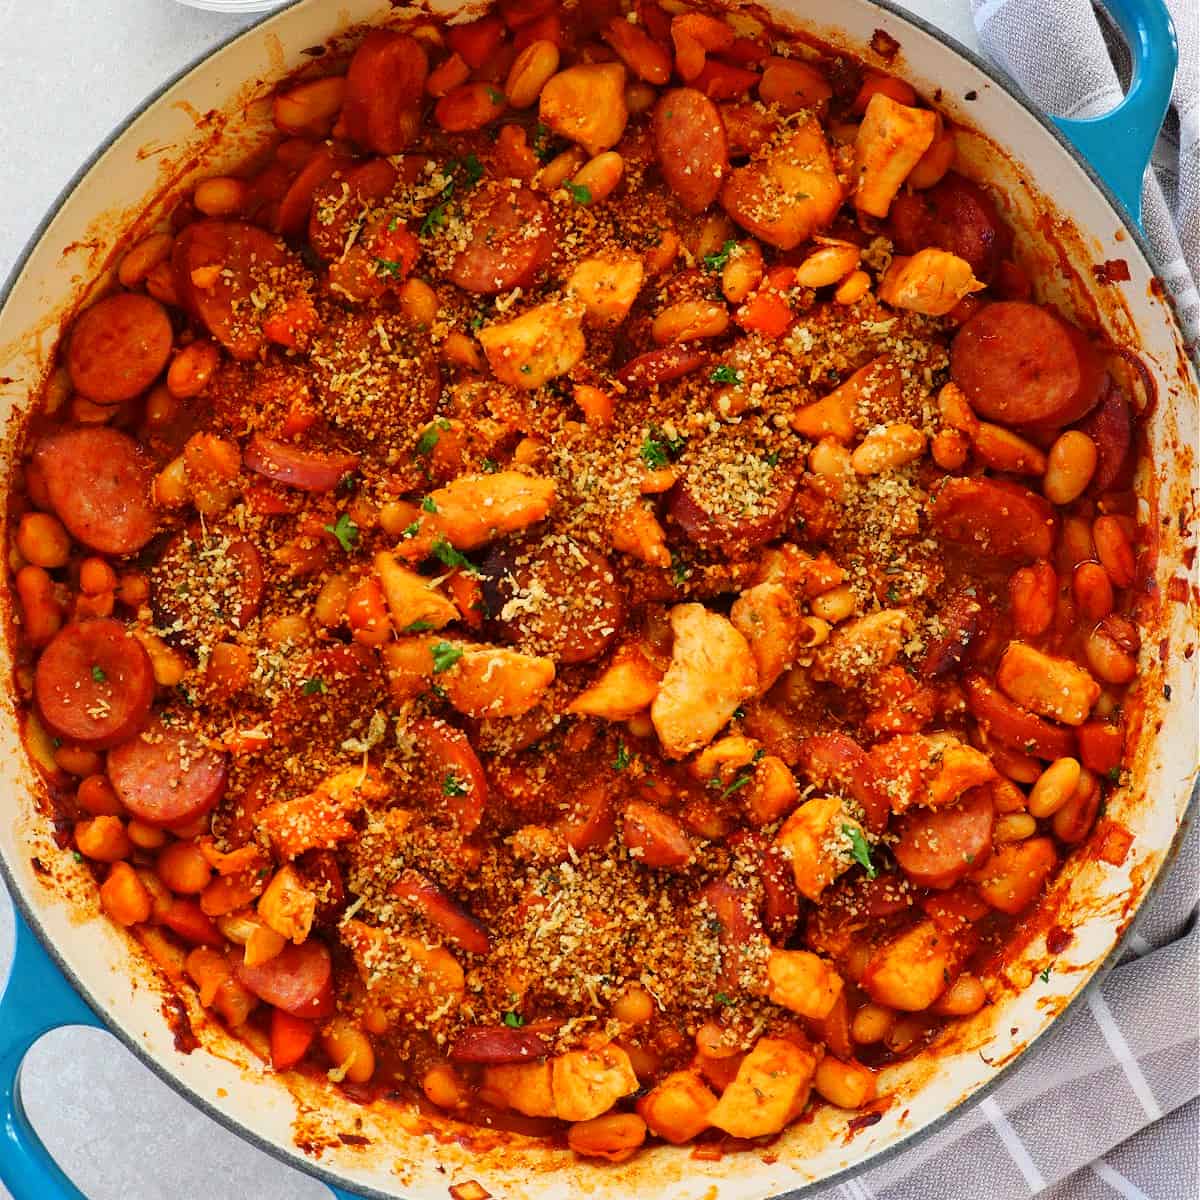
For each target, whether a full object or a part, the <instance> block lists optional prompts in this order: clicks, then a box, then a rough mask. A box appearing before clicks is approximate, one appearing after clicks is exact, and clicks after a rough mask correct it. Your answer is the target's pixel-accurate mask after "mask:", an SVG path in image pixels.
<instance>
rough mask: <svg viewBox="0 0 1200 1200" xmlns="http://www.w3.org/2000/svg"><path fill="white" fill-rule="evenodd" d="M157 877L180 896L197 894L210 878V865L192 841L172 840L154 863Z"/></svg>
mask: <svg viewBox="0 0 1200 1200" xmlns="http://www.w3.org/2000/svg"><path fill="white" fill-rule="evenodd" d="M155 869H156V870H157V871H158V877H159V879H161V880H162V881H163V883H165V884H166V885H167V887H169V888H170V889H171V891H173V892H175V893H176V894H177V895H180V896H196V895H199V894H200V893H201V892H202V891H204V889H205V888H206V887H207V886H208V885H209V882H210V881H211V880H212V874H213V872H212V867H210V866H209V864H208V860H207V859H206V858H205V857H204V855H203V854H201V852H200V848H199V847H198V846H197V845H196V844H195V843H194V842H172V843H171V844H170V845H169V846H167V847H166V848H165V849H164V850H163V851H162V852H161V853H160V854H159V856H158V859H157V861H156V863H155Z"/></svg>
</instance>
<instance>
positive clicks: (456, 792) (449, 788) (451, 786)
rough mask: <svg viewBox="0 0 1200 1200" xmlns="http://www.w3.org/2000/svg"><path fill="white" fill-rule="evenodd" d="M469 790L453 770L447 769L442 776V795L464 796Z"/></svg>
mask: <svg viewBox="0 0 1200 1200" xmlns="http://www.w3.org/2000/svg"><path fill="white" fill-rule="evenodd" d="M470 790H471V789H470V788H468V787H467V785H466V784H465V783H463V782H462V780H461V779H459V777H458V776H457V775H455V773H454V772H453V771H447V772H446V774H445V775H444V776H443V778H442V795H443V796H465V795H466V794H467V792H469V791H470Z"/></svg>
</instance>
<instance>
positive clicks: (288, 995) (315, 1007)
mask: <svg viewBox="0 0 1200 1200" xmlns="http://www.w3.org/2000/svg"><path fill="white" fill-rule="evenodd" d="M233 973H234V974H235V975H236V976H237V980H238V982H239V983H240V984H241V985H242V986H243V987H245V988H248V989H249V990H250V991H252V992H253V993H254V994H255V995H256V996H257V997H258V998H259V999H260V1000H265V1001H266V1002H267V1003H268V1004H273V1005H274V1006H275V1007H276V1008H281V1009H283V1011H284V1012H286V1013H291V1015H292V1016H293V1017H307V1018H309V1019H317V1018H320V1017H327V1016H329V1015H330V1013H332V1012H333V960H332V959H331V958H330V956H329V949H328V947H327V946H326V945H325V943H324V942H317V941H313V940H312V939H311V938H310V939H309V940H308V941H306V942H301V943H300V945H298V946H296V945H293V944H291V943H289V944H288V945H286V946H284V948H283V949H282V950H281V951H280V952H279V953H278V954H276V955H275V957H274V958H269V959H267V961H266V962H262V963H257V964H255V965H254V966H252V967H248V966H246V964H245V963H244V962H239V963H238V964H237V965H236V966H235V967H234V969H233Z"/></svg>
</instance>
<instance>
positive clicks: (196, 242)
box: [171, 221, 290, 361]
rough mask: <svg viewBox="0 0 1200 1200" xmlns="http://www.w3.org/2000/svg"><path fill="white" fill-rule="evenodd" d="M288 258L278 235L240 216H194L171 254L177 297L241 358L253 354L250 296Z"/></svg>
mask: <svg viewBox="0 0 1200 1200" xmlns="http://www.w3.org/2000/svg"><path fill="white" fill-rule="evenodd" d="M289 260H290V256H289V254H288V251H287V247H286V246H284V244H283V243H282V242H281V241H280V240H279V239H278V238H276V237H272V236H271V234H269V233H267V231H266V230H265V229H260V228H259V227H258V226H257V225H250V224H247V223H246V222H245V221H196V222H194V223H193V224H191V225H189V226H187V228H186V229H184V230H183V231H182V232H181V233H180V234H179V236H178V237H177V238H176V239H175V248H174V250H173V251H172V254H171V264H172V267H173V269H174V272H175V289H176V291H177V293H178V295H179V298H180V300H181V301H182V302H183V303H184V304H185V305H186V307H187V308H188V309H190V310H191V312H192V313H193V314H194V315H195V316H196V317H197V318H198V319H199V320H200V321H202V322H203V323H204V324H205V325H206V326H207V328H208V331H209V333H211V334H212V335H213V337H215V338H216V339H217V341H219V342H220V343H221V344H222V345H223V346H224V347H225V349H226V350H228V351H229V353H230V354H231V355H233V357H234V358H236V359H239V360H241V361H247V360H249V359H253V358H257V357H258V353H259V351H260V350H261V349H262V345H263V333H262V321H263V315H262V311H261V310H259V309H258V308H256V307H255V305H254V303H253V302H252V300H251V296H252V295H253V294H254V292H255V290H256V289H257V288H259V287H260V286H261V285H263V284H265V283H267V282H268V281H269V277H270V273H271V271H272V269H274V268H279V267H282V266H283V265H284V264H285V263H287V262H289ZM206 268H208V269H206Z"/></svg>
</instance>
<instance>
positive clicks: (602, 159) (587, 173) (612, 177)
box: [571, 150, 625, 204]
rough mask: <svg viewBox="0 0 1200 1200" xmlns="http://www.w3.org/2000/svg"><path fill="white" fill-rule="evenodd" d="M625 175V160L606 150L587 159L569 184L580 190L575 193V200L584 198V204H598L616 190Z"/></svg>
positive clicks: (612, 151)
mask: <svg viewBox="0 0 1200 1200" xmlns="http://www.w3.org/2000/svg"><path fill="white" fill-rule="evenodd" d="M624 173H625V160H624V159H623V158H622V157H621V156H620V155H619V154H618V153H617V152H616V151H615V150H606V151H605V152H604V153H603V154H597V155H596V157H595V158H591V159H589V160H588V161H587V162H586V163H584V164H583V166H582V167H580V168H579V170H578V171H576V172H575V178H574V179H572V180H571V184H572V186H573V187H575V188H579V189H582V190H581V191H578V192H576V193H575V195H576V198H577V199H578V198H579V197H584V196H585V193H586V197H585V198H584V199H583V200H582V203H584V204H600V203H601V202H603V201H604V200H607V199H608V197H609V196H611V195H612V194H613V192H615V191H616V190H617V185H618V184H619V183H620V182H621V176H622V175H624Z"/></svg>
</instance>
